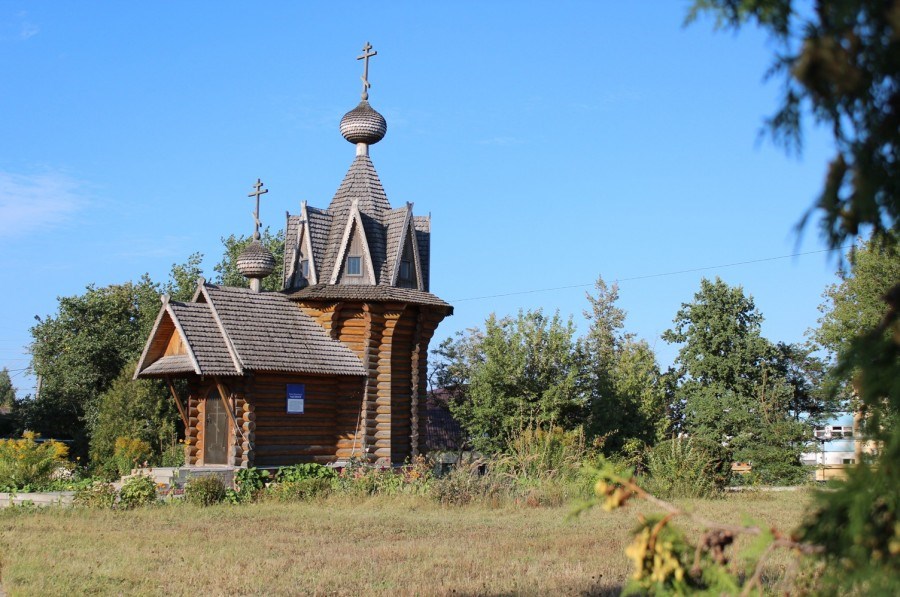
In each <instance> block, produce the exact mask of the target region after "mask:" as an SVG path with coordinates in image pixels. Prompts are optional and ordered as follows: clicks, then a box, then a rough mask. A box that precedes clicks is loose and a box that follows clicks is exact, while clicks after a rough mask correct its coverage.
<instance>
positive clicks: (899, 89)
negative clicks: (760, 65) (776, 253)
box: [689, 0, 900, 594]
mask: <svg viewBox="0 0 900 597" xmlns="http://www.w3.org/2000/svg"><path fill="white" fill-rule="evenodd" d="M809 4H811V6H809ZM798 6H799V8H798ZM702 13H712V14H713V15H714V16H715V17H716V19H717V22H718V23H719V24H720V25H725V26H728V27H732V28H734V29H739V28H740V27H742V26H743V25H744V24H745V23H748V22H754V23H756V24H757V25H759V26H760V27H762V28H763V29H764V30H766V31H767V32H769V33H770V34H771V35H772V37H773V38H774V39H775V40H776V42H777V43H778V44H779V45H780V47H779V48H778V49H777V51H776V57H775V64H774V68H773V73H774V74H775V75H776V76H779V77H781V78H782V80H783V81H784V90H785V91H784V97H783V100H782V102H781V107H780V108H779V110H778V111H777V112H776V114H775V116H774V117H773V118H772V119H771V120H770V121H769V125H770V127H771V130H772V132H773V134H774V136H775V138H776V139H777V140H782V141H787V144H788V146H789V147H790V146H791V145H792V144H793V145H795V146H797V145H799V141H800V133H801V130H802V127H801V120H802V118H803V117H804V116H805V114H806V113H807V112H809V113H811V114H812V116H813V117H814V118H815V119H816V120H817V121H819V122H821V123H824V124H826V125H827V128H829V129H830V130H831V131H832V133H833V138H834V141H835V145H836V152H837V153H836V155H835V157H834V158H833V159H832V161H831V164H830V167H829V169H828V174H827V176H826V179H825V183H824V188H823V191H822V194H821V195H820V197H819V200H818V201H817V202H816V205H815V206H814V207H815V208H818V210H820V213H821V225H822V231H823V233H824V236H825V238H826V240H827V242H828V244H829V246H830V248H831V249H833V250H838V249H840V248H841V246H842V245H843V244H844V243H845V242H846V240H847V239H850V238H853V237H854V236H856V235H857V234H859V233H860V231H865V230H866V229H867V228H870V229H872V230H873V240H874V242H876V243H879V244H881V245H883V246H885V247H889V248H896V247H897V245H898V240H900V2H898V1H897V0H841V1H829V0H812V2H811V3H802V4H801V3H798V2H792V1H791V0H695V2H694V6H693V9H692V13H691V15H690V16H689V18H693V17H696V16H697V15H699V14H702ZM888 284H889V285H890V289H889V290H888V291H887V292H886V293H885V295H884V300H885V304H884V305H883V307H882V310H881V317H880V318H878V321H877V323H876V324H875V325H874V327H872V328H869V329H867V330H865V331H862V332H861V333H856V334H855V335H853V336H849V335H848V336H845V337H844V338H843V339H840V340H841V341H842V343H843V342H846V348H845V349H844V350H843V351H842V352H841V353H840V355H839V361H838V366H837V367H836V368H835V371H836V374H837V379H838V380H841V379H848V378H850V377H851V376H852V377H853V378H854V380H855V384H854V385H855V389H856V391H857V393H858V395H859V398H860V400H861V402H862V403H863V404H864V405H865V406H866V407H867V408H869V409H870V411H872V412H873V413H875V414H876V416H877V415H878V413H879V412H880V411H882V410H886V411H887V412H886V413H885V414H886V416H887V419H886V420H885V421H884V423H885V424H883V425H879V424H877V422H876V424H873V425H871V426H870V431H871V432H872V434H873V436H874V437H875V438H877V439H879V440H880V441H881V451H880V455H879V457H878V462H877V466H874V467H870V466H869V465H868V464H866V463H860V464H858V466H857V467H855V468H854V469H852V470H851V471H850V474H849V478H848V480H847V483H846V484H845V485H844V486H843V487H842V488H840V489H838V490H837V491H835V492H833V493H831V494H827V495H822V496H820V497H819V499H818V505H817V508H816V510H815V513H814V515H813V516H811V517H810V518H809V520H808V521H807V523H806V524H805V525H804V527H803V528H802V529H801V534H802V535H803V536H804V538H806V539H807V540H810V541H814V542H818V543H820V544H822V545H824V547H825V557H826V558H827V559H828V560H829V562H828V565H827V566H825V570H826V576H827V578H826V582H827V583H829V584H828V585H827V586H828V587H829V589H830V590H832V591H835V592H840V591H846V592H860V591H861V590H862V591H864V592H867V593H871V594H875V593H879V594H881V593H883V594H890V593H894V594H896V593H897V592H898V591H900V580H898V579H900V558H897V557H896V549H897V545H898V542H900V536H898V530H897V526H896V521H897V520H898V519H900V467H897V466H896V463H897V462H900V424H898V418H900V415H898V414H897V413H898V412H900V342H898V341H897V338H898V337H900V279H898V278H897V277H896V275H895V276H894V277H893V278H891V279H889V280H888ZM846 331H847V332H850V333H853V332H851V331H850V330H846ZM885 406H887V408H885ZM838 587H840V588H838Z"/></svg>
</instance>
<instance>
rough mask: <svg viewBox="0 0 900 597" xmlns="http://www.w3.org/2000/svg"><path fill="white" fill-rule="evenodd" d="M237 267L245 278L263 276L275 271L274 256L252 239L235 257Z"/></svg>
mask: <svg viewBox="0 0 900 597" xmlns="http://www.w3.org/2000/svg"><path fill="white" fill-rule="evenodd" d="M237 268H238V271H239V272H241V274H243V275H244V277H246V278H251V279H252V278H260V279H262V278H265V277H266V276H268V275H269V274H271V273H272V272H274V271H275V256H274V255H272V252H271V251H269V249H267V248H265V247H264V246H262V244H261V243H260V242H259V240H256V239H254V240H253V241H252V242H251V243H250V244H249V245H247V248H245V249H244V250H243V251H241V254H240V255H238V258H237Z"/></svg>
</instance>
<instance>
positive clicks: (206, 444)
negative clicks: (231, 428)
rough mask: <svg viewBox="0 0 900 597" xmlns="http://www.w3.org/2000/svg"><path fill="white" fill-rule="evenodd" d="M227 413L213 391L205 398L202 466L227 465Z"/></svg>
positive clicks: (216, 393) (217, 393) (217, 394)
mask: <svg viewBox="0 0 900 597" xmlns="http://www.w3.org/2000/svg"><path fill="white" fill-rule="evenodd" d="M227 440H228V413H227V412H225V405H224V404H222V399H221V398H220V397H219V392H217V391H216V390H213V391H212V392H210V393H209V396H208V397H207V398H206V420H205V427H204V429H203V464H227V462H226V459H227V454H228V445H227V444H228V442H227Z"/></svg>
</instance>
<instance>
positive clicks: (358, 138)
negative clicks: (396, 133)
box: [341, 100, 387, 145]
mask: <svg viewBox="0 0 900 597" xmlns="http://www.w3.org/2000/svg"><path fill="white" fill-rule="evenodd" d="M386 132H387V121H385V119H384V116H382V115H381V114H379V113H378V112H377V111H375V109H373V108H372V106H370V105H369V102H367V101H366V100H363V101H361V102H359V105H358V106H356V107H355V108H353V109H352V110H350V111H349V112H347V113H346V114H344V117H343V118H341V134H342V135H343V136H344V139H346V140H347V141H349V142H350V143H355V144H358V143H365V144H366V145H372V144H373V143H378V142H379V141H381V140H382V139H383V138H384V134H385V133H386Z"/></svg>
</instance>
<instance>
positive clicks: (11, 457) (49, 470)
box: [0, 431, 72, 491]
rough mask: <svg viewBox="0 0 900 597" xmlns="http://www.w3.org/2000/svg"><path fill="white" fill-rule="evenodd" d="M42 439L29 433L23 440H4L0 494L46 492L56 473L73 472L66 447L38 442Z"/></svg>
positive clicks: (0, 447) (0, 449)
mask: <svg viewBox="0 0 900 597" xmlns="http://www.w3.org/2000/svg"><path fill="white" fill-rule="evenodd" d="M38 437H39V436H38V435H36V434H35V433H33V432H30V431H26V432H25V433H24V434H23V435H22V439H0V491H21V490H23V489H42V488H43V486H45V485H46V484H48V483H49V482H50V481H51V477H52V476H53V475H54V473H58V472H59V471H60V470H61V469H64V470H66V471H68V470H71V469H72V464H71V463H70V462H69V461H68V460H66V455H67V454H68V452H69V449H68V448H67V447H66V446H65V444H62V443H60V442H57V441H53V440H50V441H46V442H41V443H38V442H37V441H35V440H36V439H37V438H38Z"/></svg>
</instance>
